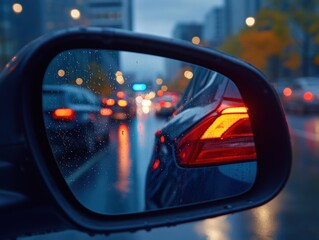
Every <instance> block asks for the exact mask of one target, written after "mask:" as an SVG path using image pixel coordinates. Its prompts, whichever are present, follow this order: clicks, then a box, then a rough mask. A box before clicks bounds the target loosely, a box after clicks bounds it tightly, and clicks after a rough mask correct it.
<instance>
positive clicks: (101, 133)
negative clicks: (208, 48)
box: [42, 49, 257, 214]
mask: <svg viewBox="0 0 319 240" xmlns="http://www.w3.org/2000/svg"><path fill="white" fill-rule="evenodd" d="M42 101H43V102H42V104H43V117H44V123H45V126H46V132H47V137H48V140H49V143H50V146H51V149H52V152H53V155H54V157H55V160H56V162H57V164H58V166H59V169H60V171H61V173H62V175H63V176H64V178H65V181H66V182H67V184H68V186H69V187H70V190H71V191H72V193H73V194H74V196H75V197H76V198H77V199H78V201H79V202H81V204H83V205H84V206H85V207H87V208H88V209H90V210H92V211H95V212H98V213H103V214H125V213H135V212H143V211H148V210H153V209H161V208H169V207H175V206H182V205H187V204H195V203H199V202H204V201H211V200H217V199H225V198H229V197H232V196H237V195H240V194H243V193H244V192H247V191H248V190H249V189H250V188H251V187H252V185H253V184H254V181H255V177H256V172H257V161H256V150H255V144H254V138H253V133H252V130H251V128H250V121H249V115H248V114H249V111H248V110H247V108H246V107H245V105H244V103H243V101H242V98H241V95H240V93H239V91H238V89H237V87H236V85H235V84H234V83H233V82H232V81H231V80H229V79H227V78H226V77H224V76H223V75H221V74H218V73H216V72H214V71H211V70H208V69H205V68H202V67H200V66H195V65H193V64H189V63H185V62H181V61H176V60H172V59H165V58H161V57H157V56H151V55H144V54H137V53H130V52H122V51H107V50H95V49H78V50H70V51H66V52H63V53H61V54H59V55H58V56H56V57H55V58H54V59H53V60H52V62H51V63H50V65H49V67H48V69H47V71H46V74H45V76H44V82H43V98H42Z"/></svg>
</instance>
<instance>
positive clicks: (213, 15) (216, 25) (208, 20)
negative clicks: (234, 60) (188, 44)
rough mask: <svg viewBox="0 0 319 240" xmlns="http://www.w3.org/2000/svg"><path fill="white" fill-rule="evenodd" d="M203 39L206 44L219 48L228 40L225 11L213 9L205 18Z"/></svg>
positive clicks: (219, 8)
mask: <svg viewBox="0 0 319 240" xmlns="http://www.w3.org/2000/svg"><path fill="white" fill-rule="evenodd" d="M202 38H203V42H204V44H206V45H208V46H211V47H218V46H219V45H220V44H222V43H223V41H224V40H225V38H226V25H225V9H224V8H223V7H214V8H212V9H211V10H210V11H209V12H208V13H207V14H206V16H205V20H204V24H203V33H202Z"/></svg>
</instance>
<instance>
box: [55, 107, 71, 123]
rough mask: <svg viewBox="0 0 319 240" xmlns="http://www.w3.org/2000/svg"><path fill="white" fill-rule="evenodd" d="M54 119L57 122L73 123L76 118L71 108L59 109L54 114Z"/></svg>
mask: <svg viewBox="0 0 319 240" xmlns="http://www.w3.org/2000/svg"><path fill="white" fill-rule="evenodd" d="M52 115H53V118H54V119H55V120H68V121H72V120H74V118H75V113H74V111H73V109H71V108H58V109H55V110H54V112H53V114H52Z"/></svg>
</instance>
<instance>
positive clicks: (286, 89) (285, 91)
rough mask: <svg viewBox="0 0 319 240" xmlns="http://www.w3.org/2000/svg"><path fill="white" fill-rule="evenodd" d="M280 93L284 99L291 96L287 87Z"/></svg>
mask: <svg viewBox="0 0 319 240" xmlns="http://www.w3.org/2000/svg"><path fill="white" fill-rule="evenodd" d="M282 93H283V94H284V96H285V97H290V96H291V95H292V90H291V88H289V87H286V88H285V89H284V90H283V91H282Z"/></svg>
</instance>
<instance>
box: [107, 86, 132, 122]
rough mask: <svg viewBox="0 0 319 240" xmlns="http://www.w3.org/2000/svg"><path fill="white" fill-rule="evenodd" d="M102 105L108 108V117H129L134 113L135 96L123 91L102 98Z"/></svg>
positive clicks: (118, 118) (123, 118)
mask: <svg viewBox="0 0 319 240" xmlns="http://www.w3.org/2000/svg"><path fill="white" fill-rule="evenodd" d="M102 107H103V108H106V109H109V110H110V117H111V118H112V119H115V120H125V119H131V118H133V117H134V116H135V115H136V102H135V98H134V97H132V96H131V94H129V93H127V92H124V91H118V92H116V93H114V94H113V95H111V96H110V97H105V98H103V99H102Z"/></svg>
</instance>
